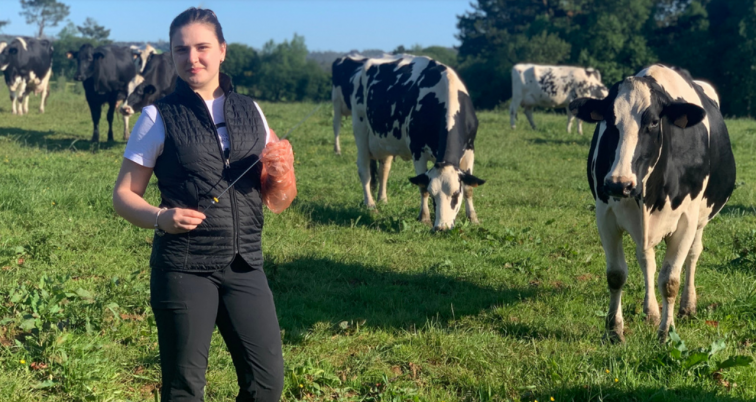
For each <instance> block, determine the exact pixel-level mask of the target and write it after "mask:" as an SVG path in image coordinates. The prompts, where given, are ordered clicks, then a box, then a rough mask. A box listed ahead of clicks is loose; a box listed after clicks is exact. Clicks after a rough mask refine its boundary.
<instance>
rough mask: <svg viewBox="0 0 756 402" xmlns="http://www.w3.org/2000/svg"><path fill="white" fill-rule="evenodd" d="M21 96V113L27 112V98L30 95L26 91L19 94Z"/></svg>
mask: <svg viewBox="0 0 756 402" xmlns="http://www.w3.org/2000/svg"><path fill="white" fill-rule="evenodd" d="M21 97H22V98H21V99H23V101H22V102H21V103H22V104H23V113H21V114H29V98H31V97H30V96H29V94H28V93H25V94H23V95H21Z"/></svg>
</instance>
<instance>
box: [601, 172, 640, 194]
mask: <svg viewBox="0 0 756 402" xmlns="http://www.w3.org/2000/svg"><path fill="white" fill-rule="evenodd" d="M635 187H636V183H635V181H634V180H632V179H630V178H627V177H617V178H614V177H613V178H608V179H606V180H604V188H605V189H606V193H607V194H609V195H610V196H612V197H621V198H625V197H630V195H632V194H633V192H634V191H635Z"/></svg>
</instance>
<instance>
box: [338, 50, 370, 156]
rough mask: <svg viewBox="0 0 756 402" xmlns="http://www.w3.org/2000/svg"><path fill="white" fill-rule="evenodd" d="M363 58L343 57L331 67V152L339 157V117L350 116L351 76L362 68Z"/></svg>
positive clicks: (352, 89)
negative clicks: (332, 140) (332, 141)
mask: <svg viewBox="0 0 756 402" xmlns="http://www.w3.org/2000/svg"><path fill="white" fill-rule="evenodd" d="M365 60H366V59H365V58H364V57H361V56H351V55H350V56H344V57H340V58H338V59H336V60H335V61H334V62H333V65H332V66H331V83H332V84H333V86H332V89H331V101H332V102H333V139H334V144H333V151H334V152H335V153H336V155H341V144H340V143H339V131H340V130H341V117H342V116H351V114H352V102H351V99H350V96H351V94H352V92H353V91H354V88H353V87H352V76H353V75H354V73H356V72H357V70H358V69H359V68H360V67H362V63H364V62H365Z"/></svg>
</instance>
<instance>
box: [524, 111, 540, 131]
mask: <svg viewBox="0 0 756 402" xmlns="http://www.w3.org/2000/svg"><path fill="white" fill-rule="evenodd" d="M525 116H527V117H528V122H530V127H532V128H533V130H537V128H536V124H535V121H533V107H532V106H525Z"/></svg>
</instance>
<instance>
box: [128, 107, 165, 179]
mask: <svg viewBox="0 0 756 402" xmlns="http://www.w3.org/2000/svg"><path fill="white" fill-rule="evenodd" d="M164 143H165V127H164V125H163V119H162V118H161V117H160V114H159V113H158V111H157V108H156V107H155V106H154V105H150V106H146V107H145V108H144V109H142V115H141V116H139V119H138V120H137V122H136V124H135V125H134V129H133V130H131V136H130V137H129V142H128V143H127V144H126V150H125V151H124V153H123V157H124V158H126V159H128V160H130V161H132V162H134V163H137V164H139V165H142V166H144V167H148V168H154V167H155V162H156V161H157V158H158V156H160V155H161V154H162V153H163V144H164Z"/></svg>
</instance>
